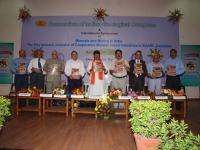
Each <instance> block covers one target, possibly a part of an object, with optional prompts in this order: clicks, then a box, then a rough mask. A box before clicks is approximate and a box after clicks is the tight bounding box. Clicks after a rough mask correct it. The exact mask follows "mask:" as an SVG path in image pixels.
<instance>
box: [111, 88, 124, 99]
mask: <svg viewBox="0 0 200 150" xmlns="http://www.w3.org/2000/svg"><path fill="white" fill-rule="evenodd" d="M109 96H110V98H111V99H118V97H119V96H122V91H121V89H112V90H110V93H109Z"/></svg>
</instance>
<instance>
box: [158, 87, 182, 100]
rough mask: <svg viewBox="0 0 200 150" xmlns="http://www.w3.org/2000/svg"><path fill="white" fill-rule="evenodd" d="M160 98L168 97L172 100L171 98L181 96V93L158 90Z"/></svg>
mask: <svg viewBox="0 0 200 150" xmlns="http://www.w3.org/2000/svg"><path fill="white" fill-rule="evenodd" d="M160 95H161V96H168V98H169V99H172V97H173V96H183V92H182V91H181V90H179V91H174V90H171V89H161V90H160Z"/></svg>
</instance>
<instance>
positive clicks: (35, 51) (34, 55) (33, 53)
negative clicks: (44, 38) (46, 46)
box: [31, 47, 44, 58]
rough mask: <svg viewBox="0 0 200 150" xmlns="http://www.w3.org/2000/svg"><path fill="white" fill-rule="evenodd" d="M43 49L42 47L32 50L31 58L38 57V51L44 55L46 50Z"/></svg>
mask: <svg viewBox="0 0 200 150" xmlns="http://www.w3.org/2000/svg"><path fill="white" fill-rule="evenodd" d="M42 48H43V47H40V48H35V47H34V48H33V49H32V53H31V56H33V57H35V58H36V57H37V56H36V55H37V52H38V51H41V53H42V54H43V53H44V50H43V49H42Z"/></svg>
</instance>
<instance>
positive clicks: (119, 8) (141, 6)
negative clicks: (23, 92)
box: [0, 0, 200, 98]
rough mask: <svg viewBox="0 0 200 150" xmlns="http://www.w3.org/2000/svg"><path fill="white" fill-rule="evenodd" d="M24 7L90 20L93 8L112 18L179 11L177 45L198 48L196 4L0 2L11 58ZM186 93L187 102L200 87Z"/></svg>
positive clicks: (162, 0)
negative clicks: (19, 18)
mask: <svg viewBox="0 0 200 150" xmlns="http://www.w3.org/2000/svg"><path fill="white" fill-rule="evenodd" d="M24 5H26V6H27V7H28V8H29V9H30V12H31V15H32V16H81V15H83V16H92V14H93V12H94V10H93V8H100V7H101V8H104V9H107V13H108V14H109V15H111V16H154V17H165V16H168V15H169V10H171V11H172V10H174V8H179V9H181V13H183V14H184V16H183V19H182V20H181V22H180V24H179V32H180V33H179V34H180V44H189V45H200V41H199V40H200V30H199V26H200V18H199V14H200V9H199V6H200V1H199V0H57V1H55V0H0V22H1V23H0V42H13V43H14V51H15V53H14V58H16V57H18V51H19V49H20V43H21V28H22V22H21V21H17V17H18V10H19V8H20V7H23V6H24ZM161 34H162V33H161ZM163 36H164V35H163ZM9 89H10V85H0V95H5V94H8V93H9ZM186 92H187V95H188V97H189V98H199V87H187V88H186Z"/></svg>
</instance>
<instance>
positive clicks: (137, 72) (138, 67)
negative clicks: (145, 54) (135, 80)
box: [134, 63, 142, 74]
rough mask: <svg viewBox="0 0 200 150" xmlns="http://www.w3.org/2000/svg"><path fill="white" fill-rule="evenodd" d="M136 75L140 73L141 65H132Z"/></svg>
mask: <svg viewBox="0 0 200 150" xmlns="http://www.w3.org/2000/svg"><path fill="white" fill-rule="evenodd" d="M134 67H135V71H136V74H140V73H141V72H142V63H137V64H136V63H135V64H134Z"/></svg>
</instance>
